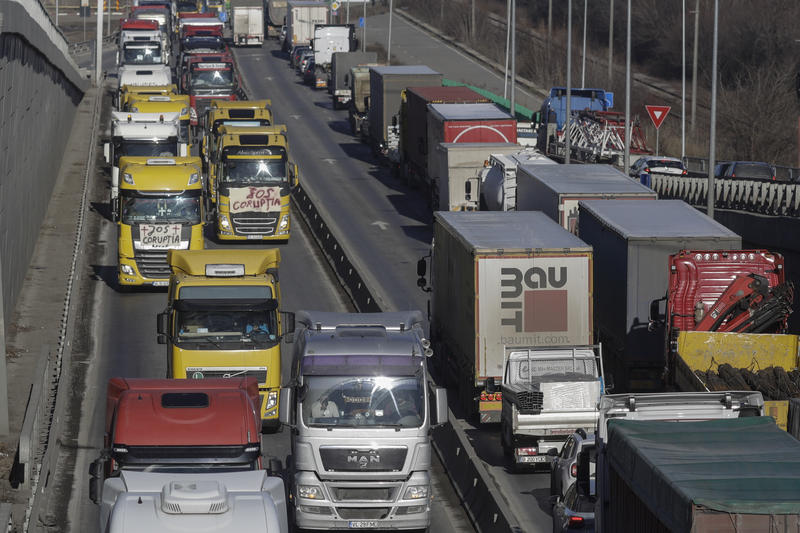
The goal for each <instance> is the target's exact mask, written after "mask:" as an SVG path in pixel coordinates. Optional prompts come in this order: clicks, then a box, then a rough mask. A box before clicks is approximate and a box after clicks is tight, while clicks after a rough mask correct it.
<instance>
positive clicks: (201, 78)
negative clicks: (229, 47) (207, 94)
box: [191, 70, 233, 89]
mask: <svg viewBox="0 0 800 533" xmlns="http://www.w3.org/2000/svg"><path fill="white" fill-rule="evenodd" d="M191 77H192V81H191V87H192V89H224V88H228V87H230V86H232V85H233V71H232V70H195V71H193V72H192V76H191Z"/></svg>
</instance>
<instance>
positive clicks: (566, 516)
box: [553, 477, 596, 533]
mask: <svg viewBox="0 0 800 533" xmlns="http://www.w3.org/2000/svg"><path fill="white" fill-rule="evenodd" d="M594 493H595V490H594V477H592V478H590V480H589V494H582V493H581V492H580V491H579V490H578V486H577V484H575V483H573V484H572V485H570V487H569V488H568V489H567V492H566V493H565V494H564V497H563V498H560V499H559V500H558V501H557V502H556V504H555V505H554V506H553V533H562V532H569V531H584V532H586V531H594V503H595V499H596V498H595V496H593V494H594Z"/></svg>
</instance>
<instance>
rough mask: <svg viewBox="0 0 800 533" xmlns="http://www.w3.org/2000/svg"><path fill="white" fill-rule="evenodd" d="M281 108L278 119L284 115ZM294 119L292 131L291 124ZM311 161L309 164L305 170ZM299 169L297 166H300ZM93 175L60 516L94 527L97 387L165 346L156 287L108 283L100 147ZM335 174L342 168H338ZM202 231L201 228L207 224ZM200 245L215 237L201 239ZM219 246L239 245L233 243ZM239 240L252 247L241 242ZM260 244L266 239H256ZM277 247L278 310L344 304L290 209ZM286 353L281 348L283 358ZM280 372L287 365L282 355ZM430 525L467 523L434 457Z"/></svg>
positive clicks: (158, 355) (153, 369) (100, 391)
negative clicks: (288, 228)
mask: <svg viewBox="0 0 800 533" xmlns="http://www.w3.org/2000/svg"><path fill="white" fill-rule="evenodd" d="M270 59H271V60H272V62H273V63H274V64H275V65H276V68H277V65H280V66H282V67H283V68H285V65H284V64H283V63H282V62H279V61H278V60H277V59H274V58H270ZM109 61H113V54H107V53H106V54H104V63H105V64H106V65H107V64H108V62H109ZM112 86H114V87H115V86H116V80H115V79H113V78H111V79H109V80H107V87H112ZM252 89H253V90H252V94H253V95H254V97H258V96H268V97H270V98H272V99H273V105H274V106H275V107H276V109H283V108H285V105H284V104H282V103H281V101H280V96H278V95H276V94H274V92H272V91H271V88H269V87H267V86H263V85H258V84H254V85H252ZM108 106H109V99H108V98H106V101H105V102H104V111H103V120H102V122H101V124H103V125H104V127H105V125H106V124H108V116H109V112H110V109H109V107H108ZM286 118H288V117H285V116H284V115H283V114H282V113H281V112H278V119H279V120H285V119H286ZM289 127H290V138H291V139H295V140H294V141H293V144H292V148H293V149H294V147H295V146H298V145H299V146H298V147H299V148H301V150H300V151H299V152H298V153H297V154H296V157H297V159H298V163H299V165H300V168H301V169H306V168H307V170H306V172H319V165H327V164H329V163H321V162H319V161H317V162H316V163H314V162H310V163H309V164H308V165H306V160H307V159H308V158H309V157H312V156H310V155H309V154H310V153H311V150H309V149H308V148H306V149H305V150H303V149H302V147H303V145H302V143H300V140H301V139H303V138H304V137H305V136H306V135H307V132H306V131H305V130H304V129H302V128H300V127H299V123H298V124H293V123H291V122H290V123H289ZM295 127H297V131H295ZM315 165H316V166H315ZM312 169H316V170H312ZM301 172H303V170H301ZM94 174H95V175H94V179H93V180H92V182H91V188H90V192H89V199H90V202H91V206H92V210H91V213H89V216H88V217H87V220H86V223H87V228H88V230H87V231H88V233H87V235H86V236H85V238H86V239H87V242H88V243H89V244H88V246H87V250H86V253H87V254H88V258H87V259H88V260H87V265H89V266H88V268H87V271H86V272H85V274H86V275H85V276H83V277H82V278H81V287H80V291H79V292H80V294H81V298H82V304H83V305H82V308H83V310H84V312H83V314H82V315H83V316H82V317H81V320H80V324H79V326H78V331H77V332H76V339H78V341H76V346H75V348H74V350H73V351H74V353H75V357H74V359H75V360H80V361H81V363H80V368H79V369H77V370H76V371H75V375H76V376H77V377H76V379H75V380H73V387H75V390H76V391H79V392H76V394H74V400H73V402H72V405H71V409H70V413H69V415H68V416H71V417H73V418H74V419H75V420H76V424H77V427H75V428H74V431H76V432H77V446H76V449H75V452H74V457H73V460H74V464H75V466H74V471H73V479H72V490H71V494H69V501H68V502H65V504H64V506H65V507H66V508H68V515H67V520H68V523H69V524H70V526H69V530H71V531H96V530H97V524H98V508H97V506H95V505H94V504H92V503H91V502H90V500H89V498H88V475H87V472H88V467H89V464H90V463H91V461H93V460H94V459H95V458H96V457H97V455H98V454H99V451H100V448H101V446H102V442H103V432H104V427H103V425H104V416H105V390H106V384H107V382H108V379H109V378H111V377H114V376H125V377H153V378H155V377H163V376H164V374H165V372H166V358H165V356H166V351H165V347H164V346H163V345H159V344H157V343H156V328H155V326H156V323H155V322H156V321H155V317H156V314H157V313H158V312H159V311H161V310H162V309H163V307H164V305H165V304H166V294H165V292H164V291H163V290H161V291H160V290H140V291H133V292H132V293H121V292H119V291H118V289H117V285H116V281H115V279H116V263H117V255H116V254H117V248H116V237H117V235H116V227H115V225H114V224H113V223H112V222H111V220H110V218H109V212H108V204H107V198H108V188H109V179H110V178H109V175H108V171H107V170H106V169H105V168H104V165H103V164H102V150H100V151H99V154H98V159H97V161H96V167H95V173H94ZM340 178H341V179H346V178H347V176H344V175H340ZM207 234H208V232H207ZM206 246H207V247H208V248H220V247H223V245H219V244H217V243H215V242H214V241H213V240H211V239H208V238H207V239H206ZM224 247H230V248H241V246H237V245H224ZM246 247H247V248H253V247H258V246H253V245H252V243H248V245H247V246H246ZM263 247H271V245H264V246H263ZM280 249H281V265H280V272H281V293H282V305H281V309H282V310H291V311H296V310H298V309H318V310H326V311H352V310H353V309H352V307H351V305H350V302H349V300H348V298H347V297H346V295H345V294H344V293H343V291H342V290H341V287H340V286H339V284H338V282H337V281H336V280H335V278H334V277H333V276H332V273H331V271H330V270H329V268H328V266H327V263H325V261H324V259H323V258H322V257H321V256H320V254H319V251H318V249H317V247H316V245H315V244H314V242H313V241H312V240H311V238H310V236H309V234H308V231H307V229H306V227H305V224H303V223H301V221H300V218H299V216H298V215H296V214H295V219H294V221H293V230H292V236H291V239H290V240H289V242H288V244H286V245H280ZM287 357H288V355H285V356H284V359H286V358H287ZM284 363H285V364H284V365H283V366H282V368H283V370H284V380H285V379H286V377H287V376H286V374H287V373H288V368H289V365H288V364H286V361H285V360H284ZM262 447H263V450H264V454H265V459H266V460H265V464H266V462H267V461H268V460H269V459H270V458H273V457H274V458H277V459H280V460H281V462H282V464H284V465H285V464H286V458H287V456H288V454H289V451H290V446H289V434H288V432H280V433H278V434H275V435H265V436H264V438H263V441H262ZM432 474H433V476H432V477H433V497H434V501H433V504H432V508H433V516H432V529H431V530H432V531H443V532H454V531H472V527H471V525H470V523H469V521H468V519H467V517H466V514H465V513H464V511H463V510H462V509H461V507H460V504H459V501H458V498H457V497H456V495H455V493H454V491H453V489H452V487H451V485H450V483H449V480H448V478H447V476H446V474H445V473H444V471H443V469H442V466H441V464H440V463H438V460H437V461H436V462H435V464H434V466H433V472H432Z"/></svg>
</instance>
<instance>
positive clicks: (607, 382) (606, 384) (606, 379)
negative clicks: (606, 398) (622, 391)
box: [603, 374, 614, 392]
mask: <svg viewBox="0 0 800 533" xmlns="http://www.w3.org/2000/svg"><path fill="white" fill-rule="evenodd" d="M612 390H614V376H612V375H611V374H608V375H604V376H603V392H610V391H612Z"/></svg>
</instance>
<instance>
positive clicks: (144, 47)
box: [117, 30, 169, 65]
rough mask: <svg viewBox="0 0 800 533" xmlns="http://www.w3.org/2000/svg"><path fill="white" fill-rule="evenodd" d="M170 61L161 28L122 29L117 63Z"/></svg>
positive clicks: (131, 63) (165, 62)
mask: <svg viewBox="0 0 800 533" xmlns="http://www.w3.org/2000/svg"><path fill="white" fill-rule="evenodd" d="M162 63H163V64H168V63H169V54H167V53H165V52H164V47H163V46H162V41H161V31H160V30H122V31H121V32H120V35H119V49H118V50H117V65H159V64H162Z"/></svg>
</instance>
